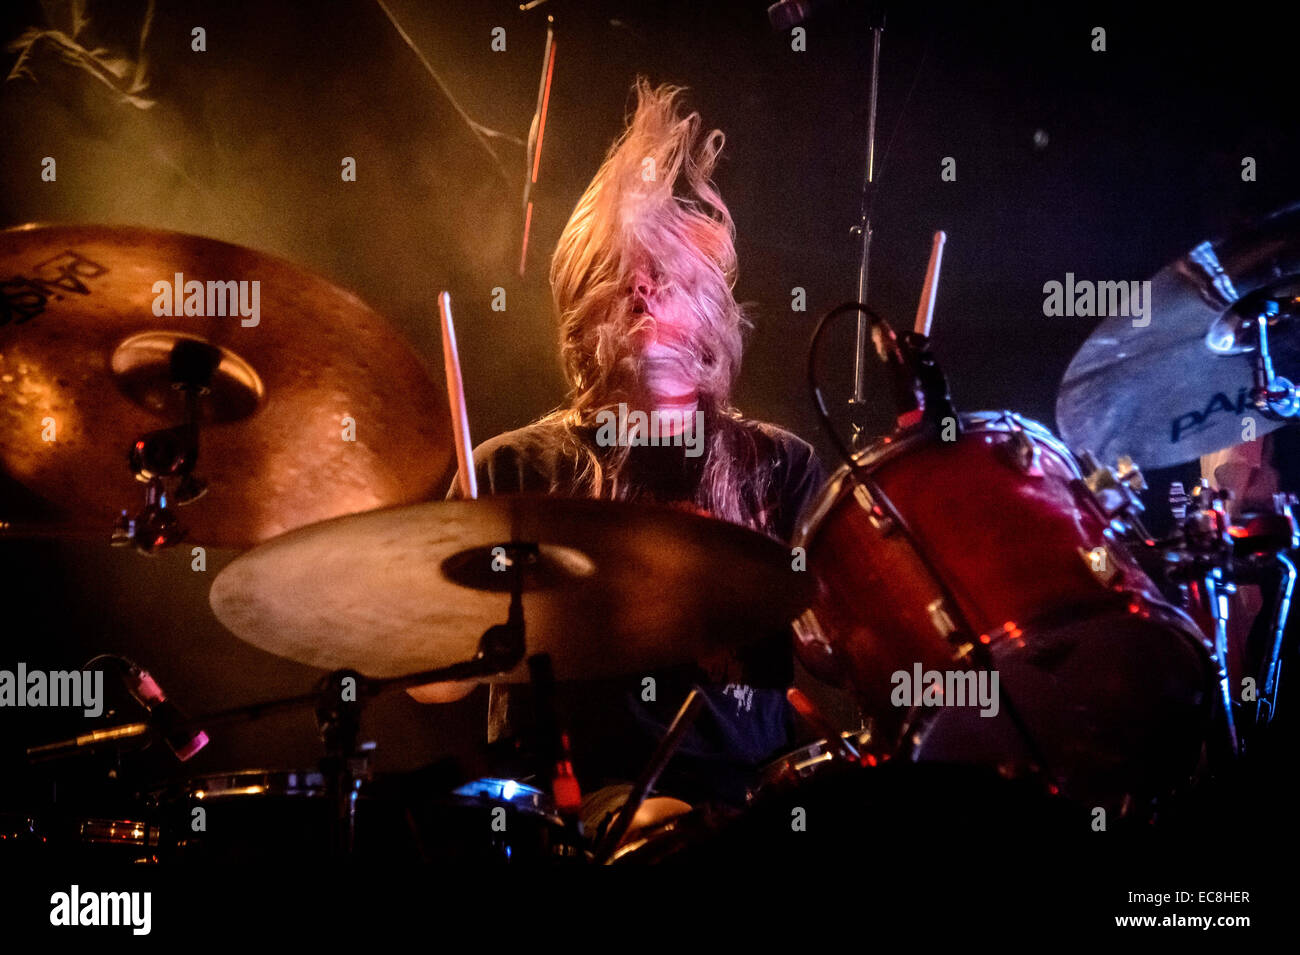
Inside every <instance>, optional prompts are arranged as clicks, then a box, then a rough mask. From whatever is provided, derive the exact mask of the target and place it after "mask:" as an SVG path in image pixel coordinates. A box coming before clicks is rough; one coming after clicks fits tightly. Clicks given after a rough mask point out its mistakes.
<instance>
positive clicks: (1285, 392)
mask: <svg viewBox="0 0 1300 955" xmlns="http://www.w3.org/2000/svg"><path fill="white" fill-rule="evenodd" d="M1298 298H1300V204H1292V205H1290V206H1287V207H1284V208H1282V209H1279V210H1277V211H1276V212H1274V213H1272V214H1270V215H1268V216H1265V217H1263V218H1261V219H1259V220H1257V221H1256V222H1255V223H1253V224H1252V225H1251V226H1250V227H1248V228H1247V229H1245V230H1242V231H1241V232H1239V233H1236V234H1233V235H1229V236H1226V237H1221V238H1218V239H1215V240H1213V241H1209V242H1201V243H1199V244H1198V245H1196V246H1195V247H1194V248H1193V249H1191V251H1189V252H1188V253H1186V254H1185V255H1183V256H1181V257H1180V258H1178V259H1177V260H1175V261H1173V262H1171V263H1169V264H1167V265H1166V266H1165V267H1164V268H1163V269H1161V270H1160V271H1159V272H1158V273H1156V275H1155V276H1153V277H1152V279H1151V280H1150V296H1149V300H1150V302H1151V312H1150V315H1149V317H1148V320H1146V321H1145V322H1141V323H1135V321H1134V319H1133V318H1132V317H1131V316H1129V315H1112V316H1111V317H1108V318H1105V319H1103V320H1102V321H1101V322H1100V323H1099V324H1098V325H1097V326H1096V328H1095V329H1094V330H1093V331H1092V333H1091V334H1090V335H1089V336H1088V339H1087V340H1086V341H1085V342H1084V343H1083V345H1082V347H1080V349H1079V351H1078V352H1077V353H1076V354H1075V356H1074V358H1073V359H1072V360H1071V362H1070V365H1069V368H1068V369H1067V370H1066V372H1065V376H1064V378H1063V379H1062V381H1061V387H1060V392H1059V394H1058V396H1057V402H1056V420H1057V422H1058V424H1059V427H1060V432H1061V434H1062V436H1063V437H1064V438H1065V439H1066V441H1067V442H1068V444H1069V445H1070V446H1071V447H1076V448H1090V449H1091V450H1092V451H1093V452H1095V453H1096V454H1097V455H1098V457H1099V458H1100V459H1101V460H1106V461H1111V460H1115V459H1116V458H1118V457H1119V456H1120V455H1121V454H1129V455H1132V456H1133V457H1135V458H1137V459H1139V460H1140V461H1142V463H1143V465H1144V466H1146V467H1148V468H1165V467H1170V466H1172V465H1177V464H1183V463H1185V462H1188V461H1192V460H1195V459H1196V458H1198V457H1200V456H1202V455H1205V454H1211V453H1213V452H1215V451H1218V450H1221V449H1223V448H1226V447H1230V446H1232V445H1234V444H1238V443H1240V442H1241V441H1242V438H1243V436H1242V420H1241V419H1242V417H1243V415H1247V414H1249V415H1251V416H1252V417H1255V418H1256V419H1257V420H1256V421H1255V431H1254V436H1256V437H1259V436H1263V435H1265V434H1267V433H1269V432H1270V431H1274V430H1276V429H1277V428H1279V427H1282V426H1283V424H1284V423H1285V422H1286V421H1290V420H1295V417H1296V415H1297V413H1300V400H1298V399H1297V395H1296V390H1295V386H1294V384H1293V382H1294V380H1295V375H1294V374H1292V373H1291V372H1292V369H1294V368H1296V367H1300V322H1297V321H1295V320H1294V318H1293V317H1292V316H1293V314H1294V313H1296V312H1297V311H1300V308H1298V307H1297V304H1296V302H1297V299H1298ZM1275 365H1276V367H1277V368H1278V369H1280V370H1281V371H1282V372H1283V373H1285V374H1287V377H1282V376H1279V375H1277V374H1275V371H1274V367H1275Z"/></svg>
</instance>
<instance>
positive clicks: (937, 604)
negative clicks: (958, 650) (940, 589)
mask: <svg viewBox="0 0 1300 955" xmlns="http://www.w3.org/2000/svg"><path fill="white" fill-rule="evenodd" d="M925 612H926V613H928V614H929V615H930V623H931V624H932V625H933V626H934V629H935V630H937V631H939V636H941V637H943V638H944V639H945V640H951V639H952V637H953V635H954V634H955V633H957V625H956V624H955V623H953V622H952V617H951V616H950V615H949V614H948V608H947V606H945V604H944V602H943V598H942V597H936V598H935V599H934V600H931V601H930V602H929V603H928V604H926V605H925Z"/></svg>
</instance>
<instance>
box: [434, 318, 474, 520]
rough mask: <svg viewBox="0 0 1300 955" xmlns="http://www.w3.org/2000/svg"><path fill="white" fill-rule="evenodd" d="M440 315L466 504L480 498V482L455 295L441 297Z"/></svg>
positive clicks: (459, 473) (460, 481) (459, 479)
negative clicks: (455, 319)
mask: <svg viewBox="0 0 1300 955" xmlns="http://www.w3.org/2000/svg"><path fill="white" fill-rule="evenodd" d="M438 311H439V313H440V314H441V315H442V361H443V367H444V368H445V369H446V371H447V404H448V405H449V406H450V408H451V430H452V433H453V435H454V436H455V440H456V464H457V466H458V468H459V470H457V472H456V482H457V483H458V484H459V485H460V493H461V496H462V497H464V498H465V499H466V500H471V501H472V500H475V499H476V498H477V497H478V480H477V477H476V475H475V474H474V445H473V444H471V443H470V440H469V415H468V414H466V413H465V387H464V385H463V383H462V382H461V378H460V357H459V356H458V355H457V354H456V326H455V325H454V324H453V323H452V320H451V295H450V294H448V293H447V292H440V293H439V294H438Z"/></svg>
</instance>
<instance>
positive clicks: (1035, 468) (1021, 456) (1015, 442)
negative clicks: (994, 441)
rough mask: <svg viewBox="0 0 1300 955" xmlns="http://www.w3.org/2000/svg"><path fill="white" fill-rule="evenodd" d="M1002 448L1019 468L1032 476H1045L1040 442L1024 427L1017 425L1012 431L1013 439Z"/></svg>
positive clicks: (1013, 464)
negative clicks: (1039, 447) (1039, 446)
mask: <svg viewBox="0 0 1300 955" xmlns="http://www.w3.org/2000/svg"><path fill="white" fill-rule="evenodd" d="M1002 450H1003V453H1004V454H1006V455H1007V456H1008V457H1009V458H1010V459H1011V464H1012V466H1014V467H1015V468H1016V469H1017V470H1019V471H1021V472H1022V473H1024V474H1028V475H1029V476H1030V477H1042V476H1043V466H1042V463H1041V462H1042V455H1041V454H1040V453H1039V450H1038V444H1037V443H1036V442H1035V441H1034V439H1033V438H1031V437H1030V436H1029V435H1028V434H1026V433H1025V431H1024V429H1023V428H1019V427H1017V428H1016V429H1015V430H1014V431H1012V432H1011V439H1010V440H1009V441H1007V442H1006V443H1005V444H1003V445H1002Z"/></svg>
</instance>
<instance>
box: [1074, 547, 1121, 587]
mask: <svg viewBox="0 0 1300 955" xmlns="http://www.w3.org/2000/svg"><path fill="white" fill-rule="evenodd" d="M1078 553H1079V556H1080V557H1082V558H1083V563H1084V566H1085V567H1087V568H1088V572H1089V573H1090V574H1092V576H1093V577H1095V578H1096V579H1097V582H1098V583H1099V584H1101V585H1102V586H1103V587H1109V586H1111V585H1112V584H1114V583H1115V581H1116V580H1118V579H1119V577H1120V575H1121V571H1120V566H1119V562H1118V561H1117V560H1115V553H1114V551H1112V550H1111V549H1110V548H1109V547H1107V546H1106V545H1105V544H1102V545H1100V546H1098V547H1094V548H1092V550H1088V549H1087V548H1086V547H1080V548H1078Z"/></svg>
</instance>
